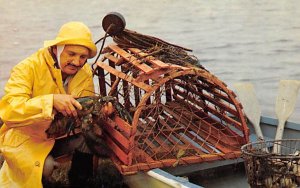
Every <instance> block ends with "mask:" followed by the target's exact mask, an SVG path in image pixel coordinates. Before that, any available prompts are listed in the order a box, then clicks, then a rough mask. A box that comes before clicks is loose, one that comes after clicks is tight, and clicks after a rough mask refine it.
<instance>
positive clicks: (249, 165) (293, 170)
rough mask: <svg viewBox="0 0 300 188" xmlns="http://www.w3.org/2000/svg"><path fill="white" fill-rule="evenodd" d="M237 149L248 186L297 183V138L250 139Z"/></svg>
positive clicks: (299, 180)
mask: <svg viewBox="0 0 300 188" xmlns="http://www.w3.org/2000/svg"><path fill="white" fill-rule="evenodd" d="M241 149H242V157H243V159H244V164H245V169H246V174H247V178H248V183H249V184H250V186H251V187H267V188H269V187H270V188H271V187H272V188H277V187H278V188H279V187H280V188H289V187H299V186H300V139H286V140H273V141H264V142H261V141H260V142H253V143H249V144H246V145H244V146H242V148H241ZM274 151H276V152H274Z"/></svg>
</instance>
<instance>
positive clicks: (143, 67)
mask: <svg viewBox="0 0 300 188" xmlns="http://www.w3.org/2000/svg"><path fill="white" fill-rule="evenodd" d="M108 47H109V48H110V49H112V50H113V51H114V52H116V53H117V54H119V55H120V56H121V57H123V58H124V59H125V60H126V61H128V62H129V63H131V64H132V65H134V66H135V67H136V68H138V69H139V70H141V71H143V72H145V73H147V74H148V73H151V72H153V69H152V68H151V67H149V66H148V65H146V64H144V63H141V61H140V60H138V59H137V58H136V57H134V56H133V55H131V54H129V53H127V52H126V51H125V50H123V49H122V48H119V47H118V46H117V45H109V46H108Z"/></svg>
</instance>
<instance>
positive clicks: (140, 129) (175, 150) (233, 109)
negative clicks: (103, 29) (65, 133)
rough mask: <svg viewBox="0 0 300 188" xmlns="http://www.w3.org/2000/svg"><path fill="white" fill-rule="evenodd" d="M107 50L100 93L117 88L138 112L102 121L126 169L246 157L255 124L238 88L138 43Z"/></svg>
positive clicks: (112, 92) (124, 171)
mask: <svg viewBox="0 0 300 188" xmlns="http://www.w3.org/2000/svg"><path fill="white" fill-rule="evenodd" d="M105 51H106V52H107V53H105V54H104V55H103V59H102V60H101V61H99V62H97V69H96V73H97V75H98V79H99V91H100V94H101V95H103V96H105V95H111V96H115V97H116V98H117V99H118V101H119V102H120V103H121V104H122V105H123V106H124V107H125V108H126V110H127V111H128V112H130V114H131V115H132V117H133V120H132V122H128V121H126V120H124V119H122V118H120V117H119V116H114V117H112V118H109V119H108V120H107V121H105V122H103V125H102V126H103V130H104V131H103V132H104V135H105V139H106V141H107V143H108V145H109V146H110V147H111V148H112V150H113V153H114V155H113V156H112V160H113V161H114V163H115V164H116V166H117V168H118V169H119V171H120V172H121V173H122V174H133V173H136V172H138V171H141V170H143V171H145V170H150V169H153V168H162V167H170V166H176V165H188V164H193V163H201V162H207V161H216V160H224V159H234V158H238V157H240V155H241V151H240V147H241V146H242V145H244V144H246V143H248V141H249V130H248V127H247V125H246V120H245V117H244V114H243V112H242V107H241V105H240V103H239V102H238V101H237V100H236V96H235V94H234V93H233V92H232V91H231V90H230V89H228V88H227V86H226V84H224V83H223V82H222V81H220V80H219V79H218V78H217V77H216V76H214V75H213V74H211V73H210V72H208V71H207V70H204V69H201V68H199V67H195V66H190V67H184V66H180V65H174V64H167V63H164V62H162V61H160V60H158V59H156V58H154V57H152V56H151V55H150V54H147V53H145V52H143V51H142V50H140V49H137V48H128V49H122V48H121V47H119V46H118V45H114V44H111V45H108V46H107V47H106V49H105Z"/></svg>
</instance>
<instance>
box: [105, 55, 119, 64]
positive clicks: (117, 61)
mask: <svg viewBox="0 0 300 188" xmlns="http://www.w3.org/2000/svg"><path fill="white" fill-rule="evenodd" d="M104 57H105V58H106V59H109V60H110V61H112V62H114V63H115V64H116V65H119V64H118V63H119V61H120V59H118V58H117V57H115V56H113V55H111V54H108V53H107V54H104Z"/></svg>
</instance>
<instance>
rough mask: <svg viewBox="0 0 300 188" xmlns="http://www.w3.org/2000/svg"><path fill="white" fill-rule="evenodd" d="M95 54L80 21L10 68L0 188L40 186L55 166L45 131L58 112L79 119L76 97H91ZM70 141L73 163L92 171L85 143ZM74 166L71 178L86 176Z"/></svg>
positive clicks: (0, 106)
mask: <svg viewBox="0 0 300 188" xmlns="http://www.w3.org/2000/svg"><path fill="white" fill-rule="evenodd" d="M96 54H97V47H96V45H95V44H94V42H93V40H92V34H91V32H90V30H89V28H88V27H87V26H86V25H85V24H83V23H81V22H68V23H66V24H64V25H63V26H62V27H61V28H60V30H59V32H58V35H57V37H56V38H55V39H54V40H50V41H45V42H44V48H41V49H39V50H38V51H37V52H36V53H34V54H33V55H31V56H30V57H28V58H26V59H25V60H23V61H21V62H20V63H19V64H17V65H16V66H15V67H14V68H13V69H12V71H11V75H10V78H9V80H8V82H7V84H6V86H5V95H4V96H3V98H2V100H1V101H0V119H2V121H3V125H2V127H1V129H0V152H1V154H2V155H3V156H4V159H5V161H4V163H3V166H2V168H1V170H0V187H1V188H5V187H10V188H11V187H14V188H17V187H22V188H23V187H28V188H36V187H43V183H42V177H43V178H44V177H46V176H49V174H50V175H51V173H52V170H53V168H54V167H55V166H56V165H57V162H55V161H53V157H52V155H51V153H50V152H52V149H53V148H55V147H56V143H55V142H56V141H55V139H49V138H48V137H47V135H46V133H45V131H46V130H47V129H48V128H49V126H50V124H51V121H52V120H53V118H54V115H55V114H57V113H62V114H63V115H64V116H70V117H74V118H76V117H77V115H78V114H77V110H80V109H82V106H81V105H80V103H79V102H78V101H76V98H77V97H83V96H92V95H94V84H93V78H92V71H91V68H90V66H89V65H88V64H87V60H88V59H89V58H93V57H94V56H95V55H96ZM72 141H74V143H75V144H70V143H69V144H68V145H69V146H68V147H73V148H72V149H74V150H75V152H74V154H73V159H72V163H74V160H80V162H81V163H84V164H85V166H91V165H92V161H93V160H92V157H91V156H92V154H91V152H90V150H89V148H88V147H87V146H86V144H85V141H84V138H83V137H82V136H78V137H76V138H74V139H73V140H72ZM66 147H67V146H66ZM45 164H46V165H45ZM75 166H76V165H75ZM73 167H74V165H72V167H71V170H70V173H69V174H72V175H73V177H78V176H80V173H81V172H82V171H84V169H80V170H78V169H73ZM74 168H75V167H74ZM90 170H91V168H90ZM49 171H50V173H49ZM77 173H79V174H78V176H76V174H77ZM88 174H89V175H90V174H91V173H90V172H88ZM81 177H82V176H81ZM83 178H87V177H83ZM73 179H76V178H73Z"/></svg>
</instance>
